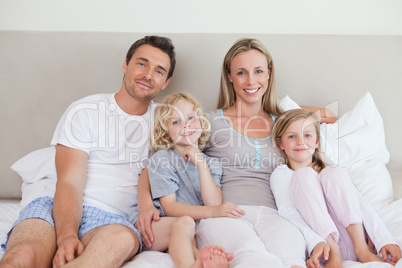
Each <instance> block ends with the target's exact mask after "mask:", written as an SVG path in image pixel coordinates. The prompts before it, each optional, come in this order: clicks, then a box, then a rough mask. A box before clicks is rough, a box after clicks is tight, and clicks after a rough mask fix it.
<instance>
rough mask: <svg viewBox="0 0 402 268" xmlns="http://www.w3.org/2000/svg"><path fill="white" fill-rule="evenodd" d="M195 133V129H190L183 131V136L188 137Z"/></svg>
mask: <svg viewBox="0 0 402 268" xmlns="http://www.w3.org/2000/svg"><path fill="white" fill-rule="evenodd" d="M194 133H195V131H190V132H186V133H183V134H182V135H181V136H182V137H186V136H190V135H193V134H194Z"/></svg>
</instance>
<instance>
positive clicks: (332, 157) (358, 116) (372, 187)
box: [280, 93, 393, 210]
mask: <svg viewBox="0 0 402 268" xmlns="http://www.w3.org/2000/svg"><path fill="white" fill-rule="evenodd" d="M280 102H281V105H282V104H283V105H284V106H282V108H283V109H285V110H288V109H293V108H294V107H296V105H297V104H296V103H294V101H293V100H291V99H290V98H289V97H288V96H286V97H285V98H284V99H282V100H281V101H280ZM321 136H322V137H321V147H322V150H323V156H324V160H325V162H326V163H328V164H330V165H335V166H336V165H339V166H341V167H343V168H344V169H346V170H347V171H348V172H349V174H350V176H351V177H352V180H353V183H354V184H355V185H356V187H357V189H358V190H359V191H360V192H361V193H362V195H363V197H364V198H366V200H368V201H369V202H370V203H371V204H372V205H373V206H374V208H375V209H377V210H380V209H382V208H383V207H384V206H386V205H387V204H389V203H390V202H391V201H392V200H393V189H392V180H391V177H390V175H389V172H388V170H387V168H386V167H385V164H386V163H388V161H389V152H388V150H387V148H386V145H385V134H384V125H383V121H382V117H381V115H380V113H379V112H378V110H377V107H376V105H375V103H374V100H373V97H372V96H371V94H370V93H366V94H365V95H364V96H363V98H362V99H361V100H360V101H359V102H358V103H357V104H356V105H355V107H354V108H353V109H352V110H351V111H349V112H347V113H345V114H344V115H343V116H342V117H341V118H339V120H338V121H337V122H336V123H334V124H321Z"/></svg>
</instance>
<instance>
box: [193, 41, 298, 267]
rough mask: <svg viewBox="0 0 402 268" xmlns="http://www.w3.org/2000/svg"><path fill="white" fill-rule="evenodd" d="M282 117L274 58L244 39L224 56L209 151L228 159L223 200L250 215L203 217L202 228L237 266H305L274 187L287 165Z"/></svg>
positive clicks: (207, 240)
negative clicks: (279, 138) (275, 174)
mask: <svg viewBox="0 0 402 268" xmlns="http://www.w3.org/2000/svg"><path fill="white" fill-rule="evenodd" d="M281 113H282V108H281V107H280V105H279V101H278V98H277V94H276V88H275V69H274V63H273V61H272V57H271V55H270V54H269V52H268V51H267V49H266V48H265V47H264V46H263V45H262V44H261V43H260V42H259V41H257V40H255V39H241V40H239V41H237V42H236V43H235V44H234V45H233V46H232V48H231V49H230V50H229V51H228V53H227V54H226V56H225V58H224V62H223V67H222V74H221V87H220V94H219V101H218V110H216V111H214V112H212V113H211V115H210V119H211V123H212V130H211V133H212V136H211V140H210V142H209V143H208V145H207V147H206V149H205V150H204V152H205V154H207V155H209V156H213V157H216V158H218V159H220V160H221V164H222V166H223V174H222V181H221V183H222V194H223V201H224V202H231V203H234V204H236V205H238V206H239V207H240V208H241V209H243V211H244V212H245V215H244V216H243V217H241V218H239V219H237V220H233V219H225V218H217V219H211V220H210V219H208V220H202V221H201V222H200V224H199V226H198V228H197V241H198V243H199V246H201V245H204V244H206V245H208V244H211V243H212V242H215V243H218V245H222V246H223V247H225V249H226V250H228V251H229V252H233V253H234V255H235V258H234V260H233V261H232V265H233V266H234V267H236V266H237V265H239V266H242V265H243V264H247V265H249V266H250V267H283V266H291V265H299V266H302V267H304V266H305V259H306V244H305V241H304V238H303V236H302V234H301V233H300V232H299V231H298V229H297V228H296V227H294V226H293V225H292V224H291V223H290V222H288V221H287V220H285V219H284V218H282V217H281V216H279V214H278V212H277V209H276V205H275V200H274V198H273V195H272V192H271V189H270V176H271V173H272V171H273V170H274V169H275V167H276V166H277V165H278V164H279V163H280V161H281V159H280V157H281V155H280V152H279V151H278V149H277V148H275V147H273V144H272V141H271V138H270V135H271V129H272V126H273V122H274V118H275V117H276V116H278V115H280V114H281ZM278 258H279V259H280V260H278ZM281 261H282V262H283V263H281Z"/></svg>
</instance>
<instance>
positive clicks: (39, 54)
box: [0, 32, 402, 268]
mask: <svg viewBox="0 0 402 268" xmlns="http://www.w3.org/2000/svg"><path fill="white" fill-rule="evenodd" d="M166 35H167V36H169V37H171V38H172V40H173V42H174V43H175V45H176V49H177V61H178V64H177V69H176V71H175V75H174V77H173V80H172V82H171V84H170V85H169V87H168V89H167V90H165V91H164V92H163V93H162V94H161V95H160V96H158V99H160V98H161V97H163V96H164V95H166V94H169V93H176V92H189V93H191V94H193V95H194V96H195V97H197V98H198V99H199V100H200V102H201V103H202V104H203V105H204V108H205V109H206V110H212V109H214V107H215V105H216V99H217V90H218V87H219V74H220V68H221V62H222V60H223V56H224V54H225V53H226V50H227V49H228V48H229V47H230V46H231V45H232V44H233V43H234V42H235V41H236V40H237V39H238V38H240V37H255V38H258V39H260V40H261V41H262V42H263V43H264V44H265V45H266V46H267V47H268V49H269V50H270V52H271V54H272V55H273V58H274V61H275V68H276V78H277V88H278V92H279V96H280V99H281V101H282V105H283V106H285V107H287V108H292V107H297V105H298V104H303V105H311V106H321V107H323V106H326V107H329V108H331V110H333V111H334V112H335V113H336V114H337V115H338V117H339V118H340V119H339V121H338V123H336V124H334V125H322V131H323V133H325V135H324V143H325V146H324V147H325V148H324V151H325V157H326V160H327V161H328V162H330V163H332V164H335V165H341V166H343V167H344V168H346V169H347V170H348V171H349V172H350V174H351V176H352V178H353V182H354V183H355V185H356V187H357V188H358V189H359V191H360V192H361V193H362V195H363V196H364V197H365V198H366V199H367V200H368V201H369V202H371V203H372V204H373V206H374V207H375V208H376V209H377V211H378V213H379V214H380V215H381V217H382V219H383V220H384V222H385V223H386V225H387V226H388V228H389V229H390V231H391V232H392V234H393V235H394V236H395V237H396V239H397V241H398V243H399V244H400V245H402V199H401V197H402V164H401V163H402V153H401V152H400V149H401V148H402V140H401V139H400V138H399V133H401V132H402V124H400V123H399V115H400V114H402V106H401V105H400V101H401V100H402V90H401V87H402V76H401V75H400V72H401V70H402V53H401V52H402V37H395V36H324V35H315V36H313V35H241V34H166ZM142 36H143V34H139V33H135V34H129V33H73V32H0V40H2V41H1V42H0V58H1V59H2V60H1V61H0V81H1V87H2V88H1V91H0V94H1V95H0V104H1V105H0V114H1V115H2V125H3V127H2V131H1V133H0V140H1V141H2V151H1V161H0V165H1V167H0V172H1V173H0V174H1V176H0V186H1V187H0V241H1V242H3V241H4V239H5V236H6V233H7V231H8V230H9V228H10V226H11V224H12V223H13V221H14V220H15V219H16V217H17V214H18V211H19V210H20V208H21V204H22V205H24V204H25V203H26V202H28V200H29V199H30V198H33V196H34V194H35V193H36V191H38V189H39V188H40V187H42V186H41V183H43V182H44V181H45V180H46V179H48V180H49V179H52V178H50V177H49V176H46V174H45V175H44V174H32V172H28V173H29V174H30V175H38V176H36V178H37V179H36V180H35V181H32V180H29V179H27V178H26V176H25V175H24V174H23V172H24V168H25V171H26V168H27V167H28V165H27V164H26V162H24V161H22V162H21V159H24V156H29V154H30V153H31V152H35V151H38V150H39V151H40V150H42V149H43V148H47V147H48V146H49V142H50V139H51V136H52V134H53V130H54V128H55V126H56V124H57V121H58V119H59V118H60V116H61V115H62V113H63V112H64V110H65V109H66V108H67V106H68V105H69V104H70V103H71V102H72V101H74V100H76V99H79V98H81V97H84V96H87V95H90V94H94V93H100V92H105V93H107V92H115V91H117V89H118V88H119V86H120V83H121V78H122V75H121V71H120V70H121V69H120V68H121V65H122V64H123V60H124V56H125V52H126V50H127V48H128V47H129V45H131V43H132V42H133V41H135V40H136V39H138V38H141V37H142ZM200 44H202V46H200ZM31 158H32V159H34V160H35V159H38V156H37V155H33V156H32V155H31ZM19 161H20V162H19ZM15 163H19V164H20V165H19V167H18V165H17V167H16V166H14V170H12V169H11V168H10V167H11V166H12V165H13V164H15ZM34 188H36V190H33V189H34ZM3 254H4V251H3V250H2V249H0V259H1V258H2V256H3ZM344 266H345V267H357V268H360V267H391V266H389V265H387V264H379V263H369V264H360V263H357V262H351V261H345V262H344ZM398 266H401V267H402V262H399V263H398ZM124 267H174V265H173V263H172V261H171V259H170V257H169V255H168V254H166V253H160V252H144V253H141V254H139V255H138V256H136V257H135V258H134V259H133V260H131V261H130V262H128V263H127V264H125V265H124Z"/></svg>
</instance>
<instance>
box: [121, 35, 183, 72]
mask: <svg viewBox="0 0 402 268" xmlns="http://www.w3.org/2000/svg"><path fill="white" fill-rule="evenodd" d="M142 45H150V46H153V47H155V48H158V49H160V50H161V51H162V52H164V53H166V54H167V55H168V56H169V58H170V69H169V72H168V76H167V79H169V78H170V77H172V75H173V72H174V67H175V65H176V52H175V51H174V46H173V43H172V40H170V39H169V38H167V37H163V36H157V35H150V36H145V37H144V38H141V39H139V40H137V41H136V42H135V43H134V44H132V45H131V47H130V49H129V50H128V51H127V55H126V62H127V64H128V63H129V62H130V60H131V57H132V56H133V54H134V53H135V51H136V50H137V48H139V47H140V46H142Z"/></svg>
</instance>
